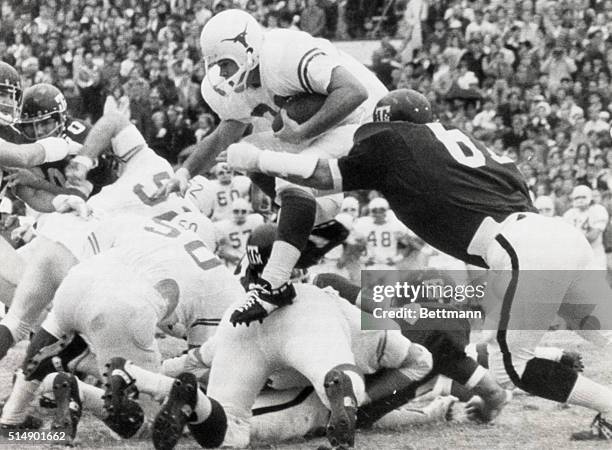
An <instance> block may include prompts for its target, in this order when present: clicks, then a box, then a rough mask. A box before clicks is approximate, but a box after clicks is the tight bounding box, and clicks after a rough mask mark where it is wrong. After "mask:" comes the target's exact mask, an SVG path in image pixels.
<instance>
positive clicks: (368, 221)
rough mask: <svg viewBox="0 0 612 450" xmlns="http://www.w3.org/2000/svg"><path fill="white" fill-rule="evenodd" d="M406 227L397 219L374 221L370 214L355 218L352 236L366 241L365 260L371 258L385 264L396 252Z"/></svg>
mask: <svg viewBox="0 0 612 450" xmlns="http://www.w3.org/2000/svg"><path fill="white" fill-rule="evenodd" d="M406 230H407V229H406V227H405V226H404V225H403V224H402V223H401V222H399V221H396V220H387V221H386V222H385V223H383V224H376V223H374V219H373V218H372V217H371V216H366V217H361V218H359V219H357V220H356V221H355V223H354V226H353V231H352V233H353V237H354V238H355V239H363V240H365V243H366V254H365V255H364V259H365V260H369V259H373V262H374V263H376V264H386V263H387V261H388V260H389V259H390V258H395V257H396V256H397V254H398V248H397V245H398V242H399V238H400V237H401V235H402V234H404V233H406Z"/></svg>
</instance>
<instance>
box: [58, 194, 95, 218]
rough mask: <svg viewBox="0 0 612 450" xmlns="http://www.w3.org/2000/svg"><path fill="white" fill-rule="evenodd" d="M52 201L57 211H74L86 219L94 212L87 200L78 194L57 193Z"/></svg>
mask: <svg viewBox="0 0 612 450" xmlns="http://www.w3.org/2000/svg"><path fill="white" fill-rule="evenodd" d="M52 203H53V207H54V208H55V210H56V211H57V212H61V213H69V212H72V213H75V214H76V215H78V216H79V217H82V218H84V219H86V218H88V217H89V216H91V213H92V210H91V208H90V207H89V205H88V204H87V202H86V201H85V200H83V199H82V198H81V197H79V196H77V195H65V194H61V195H56V196H55V198H54V199H53V201H52Z"/></svg>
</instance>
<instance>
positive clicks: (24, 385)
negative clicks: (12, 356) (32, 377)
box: [0, 370, 40, 425]
mask: <svg viewBox="0 0 612 450" xmlns="http://www.w3.org/2000/svg"><path fill="white" fill-rule="evenodd" d="M39 386H40V381H26V379H25V376H24V375H23V372H22V371H21V370H18V371H17V373H16V376H15V384H14V385H13V390H12V391H11V395H10V396H9V398H8V400H7V401H6V403H5V404H4V408H3V409H2V418H1V419H0V423H3V424H6V425H14V424H18V423H21V422H23V421H24V420H25V418H26V416H27V415H28V414H27V411H28V406H29V405H30V403H31V402H32V400H34V397H35V396H36V391H37V390H38V387H39Z"/></svg>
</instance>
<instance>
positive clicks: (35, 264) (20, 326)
mask: <svg viewBox="0 0 612 450" xmlns="http://www.w3.org/2000/svg"><path fill="white" fill-rule="evenodd" d="M35 242H36V249H37V252H36V253H35V254H34V255H32V258H31V260H30V262H29V263H28V265H27V266H26V268H25V270H24V273H23V276H22V278H21V282H20V283H19V285H18V286H17V289H16V291H15V295H14V297H13V302H12V304H11V307H10V309H9V311H8V313H7V315H6V316H5V317H4V319H2V321H1V322H0V334H2V335H3V339H0V358H2V357H4V356H5V355H6V352H7V351H8V348H10V346H12V345H13V344H14V343H16V342H19V341H21V340H23V339H27V338H28V337H29V335H30V332H31V331H32V329H33V328H34V326H35V325H36V324H37V323H39V321H40V320H41V319H40V318H41V314H43V313H44V312H46V307H47V306H49V304H50V303H51V301H52V299H53V295H54V294H55V291H56V290H57V288H58V287H59V285H60V283H61V282H62V280H63V279H64V277H65V276H66V274H67V273H68V271H69V270H70V268H71V267H73V266H74V265H76V263H77V260H76V258H75V257H74V256H73V255H72V253H70V252H69V251H68V250H67V249H66V248H65V247H63V246H62V245H61V244H57V243H55V242H51V241H49V240H47V239H45V238H43V237H39V238H37V239H36V241H35ZM4 330H8V331H9V333H10V334H8V335H7V336H4V334H7V333H3V331H4Z"/></svg>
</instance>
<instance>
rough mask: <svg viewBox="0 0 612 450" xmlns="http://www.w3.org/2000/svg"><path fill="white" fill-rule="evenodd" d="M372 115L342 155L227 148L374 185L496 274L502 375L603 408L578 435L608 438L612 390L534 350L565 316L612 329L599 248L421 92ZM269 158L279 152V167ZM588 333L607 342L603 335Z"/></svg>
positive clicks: (245, 161)
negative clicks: (545, 210)
mask: <svg viewBox="0 0 612 450" xmlns="http://www.w3.org/2000/svg"><path fill="white" fill-rule="evenodd" d="M375 119H376V121H377V123H372V124H366V125H364V126H362V127H361V128H360V129H359V130H358V131H357V133H356V134H355V143H354V146H353V148H352V149H351V151H350V152H349V154H348V155H347V156H344V157H341V158H339V159H329V160H328V159H319V158H318V157H316V156H312V157H309V158H307V157H306V156H304V155H302V156H301V157H300V158H296V156H295V155H291V154H283V155H279V154H277V153H271V152H269V151H262V150H260V149H259V148H257V147H255V146H252V145H249V144H246V143H240V144H235V145H234V146H233V147H230V148H229V149H228V162H229V164H230V166H233V167H235V168H237V169H241V170H249V171H260V172H263V173H267V174H271V175H279V174H281V175H284V177H287V178H288V179H290V180H292V181H294V182H297V183H302V184H305V185H307V186H311V187H314V188H317V189H336V190H347V191H350V190H356V189H375V190H377V191H379V192H381V193H382V194H383V195H384V196H385V198H386V199H387V200H388V201H389V203H390V205H391V208H392V209H393V211H394V212H395V213H396V214H397V217H398V218H399V219H400V220H401V221H402V222H403V223H404V224H405V225H406V226H407V227H408V228H410V229H411V230H413V231H414V232H415V233H416V234H417V235H418V236H420V237H421V238H422V239H423V240H424V241H425V242H427V243H428V244H430V245H432V246H434V247H436V248H439V249H440V250H441V251H443V252H445V253H447V254H449V255H451V256H454V257H456V258H458V259H460V260H462V261H464V262H466V263H469V264H474V265H477V266H481V267H485V268H489V269H491V270H490V271H489V273H488V285H487V296H486V297H487V304H486V305H485V306H484V307H485V308H486V309H485V314H486V317H487V319H486V320H487V323H486V324H485V326H486V327H487V329H488V330H491V331H492V333H491V339H492V340H496V341H497V344H498V346H497V351H496V352H495V354H494V355H492V356H491V360H492V362H491V370H492V371H493V372H494V373H495V375H496V378H497V379H498V380H502V381H503V384H504V385H506V386H507V385H510V384H513V385H515V386H517V387H519V388H521V389H523V390H525V391H527V392H529V393H531V394H534V395H538V396H540V397H543V398H547V399H549V400H553V401H557V402H567V403H569V404H575V405H580V406H585V407H588V408H591V409H593V410H595V411H597V412H598V415H597V416H596V418H595V420H594V423H593V427H592V429H591V430H589V431H588V432H584V433H575V434H574V435H573V436H572V438H574V439H580V440H582V439H611V438H612V423H611V422H610V417H612V390H610V389H608V388H607V387H604V386H602V385H600V384H598V383H595V382H594V381H592V380H590V379H588V378H586V377H584V376H583V375H577V374H576V372H574V371H572V370H570V369H569V368H568V367H565V366H563V365H562V364H559V363H557V362H554V361H549V360H545V359H542V358H538V357H535V356H534V353H533V349H534V348H535V347H536V345H537V343H538V342H539V341H540V339H541V337H542V336H543V334H544V333H545V332H546V330H547V329H548V327H549V326H550V324H551V323H552V322H553V321H554V320H555V318H556V317H557V314H559V315H561V316H562V317H563V318H564V319H565V320H566V321H569V322H570V323H571V324H572V327H573V328H574V329H577V330H583V331H582V333H581V334H582V335H585V334H587V333H585V331H587V332H589V331H592V330H596V331H597V330H612V310H611V309H612V303H611V302H610V298H611V294H610V289H609V287H608V286H607V283H606V281H605V277H604V276H603V274H600V273H593V272H591V271H587V270H585V269H586V268H587V267H588V264H590V263H591V261H592V258H593V252H592V250H591V248H590V246H589V243H588V242H587V241H586V239H585V238H584V236H583V235H582V234H581V233H580V232H579V231H577V230H575V229H574V228H573V227H571V226H570V225H569V224H563V223H562V222H561V221H559V220H556V219H551V218H548V217H543V216H541V215H539V214H536V210H535V208H534V207H533V205H532V203H531V199H530V196H529V192H528V189H527V186H526V183H525V182H524V180H523V178H522V176H521V175H520V172H519V171H518V169H517V168H516V166H515V165H514V164H513V163H512V161H510V160H509V159H507V158H504V157H500V156H498V155H496V154H495V153H493V152H491V151H490V150H489V149H487V148H486V147H484V146H483V145H482V144H481V143H479V142H475V141H472V140H471V139H470V138H469V137H468V136H466V135H465V134H464V133H463V132H461V131H460V130H457V129H448V130H447V129H446V128H444V126H442V124H440V123H436V122H432V120H433V116H432V113H431V107H430V105H429V102H428V101H427V99H426V98H425V97H424V96H423V95H421V94H419V93H417V92H416V91H411V90H407V89H400V90H396V91H393V92H391V93H389V94H388V95H387V96H386V97H384V98H383V99H382V100H380V102H379V103H378V105H377V107H376V109H375ZM268 154H273V155H276V156H275V157H276V161H275V162H274V164H270V161H269V159H267V158H266V156H267V155H268ZM279 167H280V168H282V169H281V170H279ZM559 242H563V243H564V245H562V246H559ZM520 330H537V331H530V332H529V333H525V332H522V331H520ZM588 335H589V336H588V337H590V338H593V339H594V340H595V339H596V338H599V339H602V340H604V341H606V342H605V343H606V344H609V342H607V341H608V338H607V336H602V334H601V333H592V332H590V333H588Z"/></svg>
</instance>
